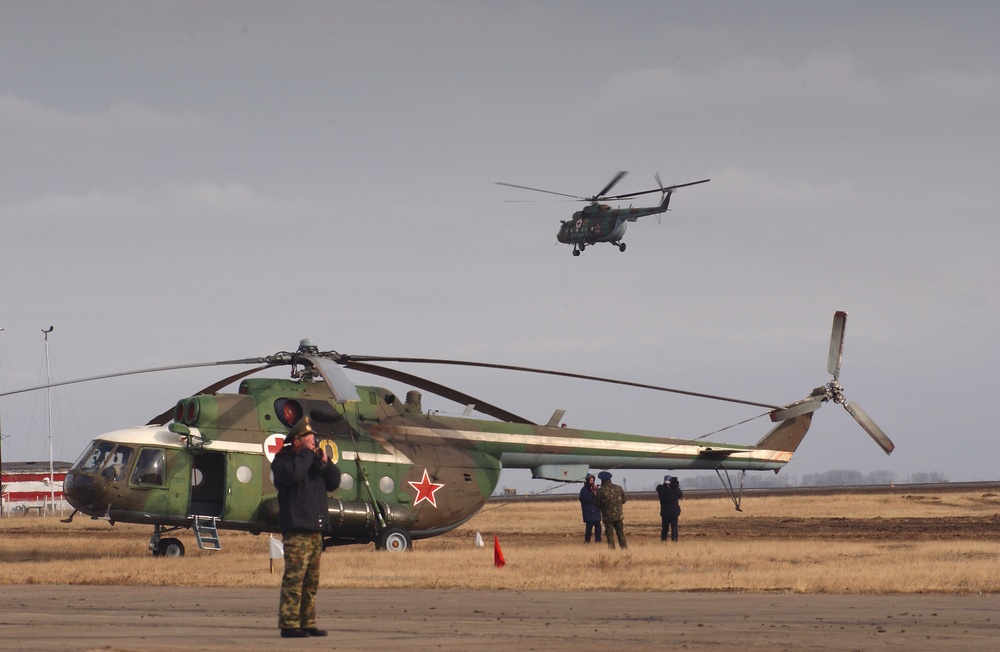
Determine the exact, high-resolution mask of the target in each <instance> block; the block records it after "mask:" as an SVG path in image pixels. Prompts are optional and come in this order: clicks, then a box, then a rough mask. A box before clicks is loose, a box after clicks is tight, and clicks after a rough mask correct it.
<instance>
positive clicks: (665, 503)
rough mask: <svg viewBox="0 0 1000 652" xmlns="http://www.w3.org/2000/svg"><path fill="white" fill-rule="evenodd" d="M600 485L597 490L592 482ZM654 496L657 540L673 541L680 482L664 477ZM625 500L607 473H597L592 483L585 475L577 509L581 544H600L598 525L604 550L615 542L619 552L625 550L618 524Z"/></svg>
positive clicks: (626, 546) (682, 495)
mask: <svg viewBox="0 0 1000 652" xmlns="http://www.w3.org/2000/svg"><path fill="white" fill-rule="evenodd" d="M598 479H599V480H600V481H601V485H600V486H597V482H596V480H598ZM656 495H657V497H658V498H659V500H660V523H661V527H660V540H661V541H666V540H667V538H668V537H669V538H670V540H671V541H677V521H678V518H679V517H680V515H681V506H680V499H681V498H683V497H684V492H683V491H681V487H680V482H679V481H678V480H677V478H675V477H671V476H669V475H668V476H665V477H664V478H663V484H660V485H657V486H656ZM626 500H628V498H627V497H626V496H625V490H624V489H622V488H621V487H620V486H618V485H616V484H615V483H614V482H612V481H611V473H610V472H609V471H601V472H600V473H598V474H597V478H596V479H595V478H594V476H593V475H591V474H587V478H586V480H584V483H583V489H581V490H580V507H581V508H582V509H583V523H584V526H585V530H584V535H583V540H584V542H585V543H590V540H591V536H592V535H593V537H594V542H595V543H600V542H601V524H602V523H603V524H604V537H605V539H606V540H607V542H608V548H610V549H612V550H614V549H615V539H617V540H618V545H619V547H621V548H622V549H625V548H628V542H627V541H626V539H625V529H624V526H623V524H622V520H623V518H622V505H624V504H625V501H626Z"/></svg>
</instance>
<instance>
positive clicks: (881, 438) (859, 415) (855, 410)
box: [844, 401, 896, 455]
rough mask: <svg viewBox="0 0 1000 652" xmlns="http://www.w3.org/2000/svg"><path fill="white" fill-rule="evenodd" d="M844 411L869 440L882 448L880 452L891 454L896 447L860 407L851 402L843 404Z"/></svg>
mask: <svg viewBox="0 0 1000 652" xmlns="http://www.w3.org/2000/svg"><path fill="white" fill-rule="evenodd" d="M844 409H846V410H847V411H848V412H850V413H851V416H852V417H854V420H855V421H857V422H858V424H860V425H861V427H862V428H864V429H865V432H867V433H868V434H869V435H871V438H872V439H874V440H875V443H876V444H878V445H879V446H881V447H882V450H884V451H885V454H886V455H888V454H890V453H892V451H893V449H895V448H896V445H895V444H893V443H892V440H891V439H889V437H888V436H887V435H886V434H885V433H884V432H882V429H881V428H879V427H878V426H877V425H876V424H875V422H874V421H872V418H871V417H870V416H868V414H867V413H865V411H864V410H862V409H861V406H860V405H858V404H857V403H855V402H853V401H852V402H850V403H846V404H844Z"/></svg>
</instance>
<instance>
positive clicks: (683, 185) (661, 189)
mask: <svg viewBox="0 0 1000 652" xmlns="http://www.w3.org/2000/svg"><path fill="white" fill-rule="evenodd" d="M657 181H659V179H657ZM709 181H711V179H702V180H701V181H690V182H688V183H678V184H676V185H673V186H667V187H666V188H664V187H663V186H660V187H659V188H653V189H652V190H642V191H639V192H630V193H626V194H624V195H615V196H614V197H605V198H604V199H627V198H628V197H635V196H637V195H648V194H650V193H654V192H662V193H667V192H673V191H675V190H677V189H678V188H686V187H688V186H696V185H698V184H699V183H708V182H709Z"/></svg>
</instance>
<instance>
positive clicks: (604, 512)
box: [597, 480, 628, 521]
mask: <svg viewBox="0 0 1000 652" xmlns="http://www.w3.org/2000/svg"><path fill="white" fill-rule="evenodd" d="M626 500H628V499H627V498H625V490H624V489H622V488H621V487H619V486H618V485H616V484H615V483H613V482H611V481H610V480H605V481H604V482H602V483H601V487H600V488H599V489H598V490H597V506H598V507H600V508H601V516H603V517H604V520H605V521H620V520H622V505H624V504H625V501H626Z"/></svg>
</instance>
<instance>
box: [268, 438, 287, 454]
mask: <svg viewBox="0 0 1000 652" xmlns="http://www.w3.org/2000/svg"><path fill="white" fill-rule="evenodd" d="M284 445H285V438H284V437H278V438H277V439H275V440H274V444H272V445H270V446H268V447H267V452H268V453H271V454H272V455H275V454H277V452H278V451H280V450H281V447H282V446H284Z"/></svg>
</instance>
